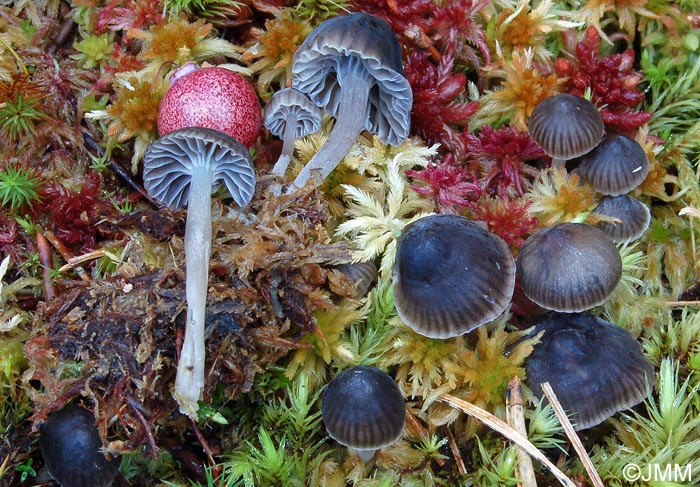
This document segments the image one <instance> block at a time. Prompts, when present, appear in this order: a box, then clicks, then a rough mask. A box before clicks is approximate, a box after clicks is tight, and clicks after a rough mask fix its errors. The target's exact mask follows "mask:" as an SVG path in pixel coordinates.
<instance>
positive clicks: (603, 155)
mask: <svg viewBox="0 0 700 487" xmlns="http://www.w3.org/2000/svg"><path fill="white" fill-rule="evenodd" d="M649 168H650V165H649V159H648V158H647V154H646V152H644V149H643V148H642V146H641V145H639V143H638V142H637V141H636V140H634V139H630V138H629V137H626V136H624V135H620V134H608V135H606V136H605V137H603V140H602V141H601V142H600V144H599V145H598V146H597V147H596V148H595V149H593V150H592V151H591V152H589V153H588V154H586V155H585V156H583V157H582V158H581V164H580V165H579V167H578V170H579V172H580V173H581V175H582V176H583V177H584V178H585V179H586V180H587V181H588V182H589V183H590V185H591V187H592V188H593V189H595V190H596V191H598V192H599V193H603V194H607V195H611V196H616V195H618V194H623V193H629V192H630V191H632V190H633V189H634V188H636V187H637V186H639V185H640V184H642V183H643V182H644V180H645V179H646V177H647V175H648V174H649Z"/></svg>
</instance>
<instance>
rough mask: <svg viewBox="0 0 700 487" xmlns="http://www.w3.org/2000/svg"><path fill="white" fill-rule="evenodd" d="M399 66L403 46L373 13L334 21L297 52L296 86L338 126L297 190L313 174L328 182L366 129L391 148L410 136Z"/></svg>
mask: <svg viewBox="0 0 700 487" xmlns="http://www.w3.org/2000/svg"><path fill="white" fill-rule="evenodd" d="M401 63H402V59H401V45H400V44H399V42H398V40H397V39H396V36H395V35H394V33H393V32H392V30H391V27H389V24H387V23H386V22H385V21H384V20H382V19H380V18H379V17H377V16H374V15H371V14H366V13H352V14H348V15H342V16H339V17H334V18H331V19H328V20H326V21H324V22H323V23H322V24H321V25H319V26H318V27H316V28H315V29H314V30H313V31H312V32H311V33H310V34H309V35H308V37H307V38H306V39H305V40H304V42H303V43H302V44H301V46H299V49H297V51H296V52H295V53H294V59H293V62H292V72H293V79H292V86H293V87H294V88H296V89H297V90H299V91H301V92H302V93H305V94H306V95H307V96H308V97H309V98H311V100H312V101H313V102H314V103H315V104H316V105H317V106H319V107H321V108H322V109H323V110H325V111H326V112H328V113H330V114H331V115H332V116H334V117H335V118H336V122H335V126H334V127H333V129H332V130H331V133H330V134H329V136H328V140H327V141H326V143H325V144H324V145H323V147H321V149H320V150H319V151H318V152H317V153H316V154H315V155H314V156H313V157H312V158H311V160H310V161H309V162H308V163H307V164H306V166H304V168H303V169H302V170H301V172H300V173H299V175H298V176H297V178H296V179H295V180H294V186H295V187H297V188H301V187H303V186H304V185H305V184H306V182H307V181H308V180H309V179H311V178H312V177H314V175H315V174H314V173H315V172H317V175H318V177H319V178H320V180H323V179H325V178H326V176H328V175H329V174H330V173H331V171H333V169H334V168H335V167H336V166H337V165H338V164H339V163H340V161H341V159H342V158H343V157H344V156H345V154H347V152H348V150H350V148H351V147H352V145H353V144H354V143H355V140H357V137H358V135H359V134H360V132H361V131H362V130H368V131H369V132H371V133H373V134H377V136H378V137H379V140H381V141H382V142H384V143H386V144H391V145H399V144H400V143H401V142H403V140H404V139H406V137H408V133H409V129H410V122H411V107H412V105H413V93H412V91H411V86H410V85H409V83H408V80H407V79H406V74H405V73H404V70H403V65H402V64H401Z"/></svg>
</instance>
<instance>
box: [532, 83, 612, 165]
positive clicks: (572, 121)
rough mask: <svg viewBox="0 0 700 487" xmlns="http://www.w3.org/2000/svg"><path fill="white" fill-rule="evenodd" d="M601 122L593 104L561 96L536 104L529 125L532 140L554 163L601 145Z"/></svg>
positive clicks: (565, 95) (572, 96) (582, 99)
mask: <svg viewBox="0 0 700 487" xmlns="http://www.w3.org/2000/svg"><path fill="white" fill-rule="evenodd" d="M604 130H605V126H604V125H603V119H602V118H601V117H600V113H599V112H598V109H597V108H596V107H595V105H594V104H593V103H591V102H590V101H588V100H586V99H585V98H581V97H579V96H574V95H570V94H568V93H561V94H558V95H554V96H550V97H549V98H545V99H544V100H542V101H541V102H540V103H538V104H537V106H536V107H535V109H534V110H533V112H532V116H531V117H530V121H529V122H528V131H529V132H530V137H532V140H534V141H535V142H537V144H539V146H540V147H542V150H544V151H545V152H546V153H547V154H548V155H549V156H551V157H554V158H556V159H573V158H574V157H578V156H581V155H583V154H585V153H587V152H589V151H590V150H591V149H593V148H594V147H595V146H597V145H598V144H599V143H600V139H601V137H603V131H604Z"/></svg>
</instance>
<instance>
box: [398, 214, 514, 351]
mask: <svg viewBox="0 0 700 487" xmlns="http://www.w3.org/2000/svg"><path fill="white" fill-rule="evenodd" d="M393 282H394V287H393V293H394V303H395V304H396V310H397V311H398V314H399V316H400V317H401V319H402V320H403V321H404V323H406V324H407V325H408V326H410V327H411V328H412V329H413V330H415V331H416V332H417V333H419V334H421V335H424V336H427V337H431V338H450V337H455V336H458V335H462V334H464V333H467V332H469V331H471V330H473V329H475V328H477V327H479V326H481V325H483V324H485V323H488V322H490V321H493V320H495V319H496V318H498V317H499V316H500V315H502V314H503V312H504V311H505V309H506V308H507V306H508V304H509V303H510V299H511V297H512V296H513V290H514V288H515V263H514V261H513V255H512V254H511V252H510V249H509V248H508V245H507V244H506V243H505V242H504V241H503V240H502V239H501V238H499V237H497V236H496V235H494V234H492V233H491V232H489V231H488V230H486V229H485V228H484V227H483V226H482V225H481V224H479V223H477V222H474V221H471V220H469V219H467V218H464V217H461V216H457V215H444V214H443V215H431V216H426V217H425V218H421V219H420V220H417V221H415V222H413V223H411V224H409V225H407V226H406V227H405V228H404V230H403V233H402V234H401V237H400V238H399V241H398V247H397V250H396V263H395V264H394V275H393Z"/></svg>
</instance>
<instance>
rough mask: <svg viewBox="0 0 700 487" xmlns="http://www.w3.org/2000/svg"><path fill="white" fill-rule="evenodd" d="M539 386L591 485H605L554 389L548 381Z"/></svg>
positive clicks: (602, 486) (603, 486) (596, 486)
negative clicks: (586, 473)
mask: <svg viewBox="0 0 700 487" xmlns="http://www.w3.org/2000/svg"><path fill="white" fill-rule="evenodd" d="M540 386H541V387H542V392H544V395H545V396H546V397H547V400H549V404H551V405H552V409H553V410H554V414H556V415H557V418H559V422H560V423H561V425H562V426H563V427H564V432H565V433H566V436H568V437H569V441H571V445H572V446H573V447H574V450H576V453H578V456H579V458H580V459H581V462H582V463H583V467H584V468H585V469H586V472H588V476H589V477H590V478H591V481H592V482H593V485H594V486H595V487H605V485H604V484H603V480H602V479H601V478H600V475H598V472H597V471H596V469H595V467H594V466H593V462H591V458H590V457H589V456H588V453H587V452H586V449H585V448H584V447H583V443H581V439H580V438H579V437H578V435H577V434H576V431H574V427H573V425H572V424H571V421H569V418H568V417H567V416H566V413H565V412H564V408H563V407H562V405H561V403H560V402H559V399H557V395H556V394H555V393H554V390H552V387H551V386H550V385H549V382H545V383H543V384H540Z"/></svg>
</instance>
